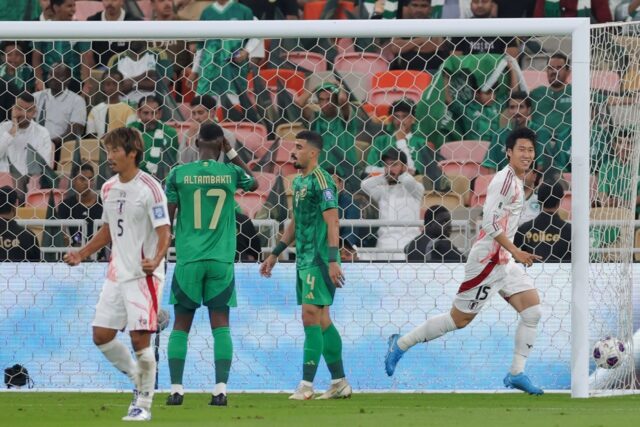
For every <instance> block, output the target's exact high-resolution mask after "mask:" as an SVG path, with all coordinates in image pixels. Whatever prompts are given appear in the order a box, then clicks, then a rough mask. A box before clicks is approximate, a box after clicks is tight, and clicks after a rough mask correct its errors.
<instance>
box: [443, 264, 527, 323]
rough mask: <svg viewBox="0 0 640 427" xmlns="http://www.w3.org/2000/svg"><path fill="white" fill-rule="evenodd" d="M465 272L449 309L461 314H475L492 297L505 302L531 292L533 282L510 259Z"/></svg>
mask: <svg viewBox="0 0 640 427" xmlns="http://www.w3.org/2000/svg"><path fill="white" fill-rule="evenodd" d="M469 267H470V268H469V269H467V268H465V281H464V282H462V285H460V289H458V294H457V295H456V298H455V300H454V301H453V305H454V307H455V308H457V309H458V310H460V311H462V312H463V313H479V312H480V310H482V307H483V306H484V304H485V303H486V302H487V301H489V299H490V298H491V297H492V296H493V295H494V294H495V293H496V292H498V293H500V295H501V296H502V297H503V298H504V299H506V300H509V297H511V296H512V295H515V294H518V293H520V292H524V291H528V290H531V289H535V287H534V286H533V280H531V277H529V276H528V275H527V273H526V272H525V271H524V268H523V267H522V266H521V265H519V264H516V262H515V261H514V260H513V259H512V260H510V261H509V262H508V263H507V264H484V265H482V264H477V265H471V264H470V265H469Z"/></svg>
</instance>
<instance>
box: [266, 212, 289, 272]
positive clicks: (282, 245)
mask: <svg viewBox="0 0 640 427" xmlns="http://www.w3.org/2000/svg"><path fill="white" fill-rule="evenodd" d="M295 231H296V219H295V217H292V218H291V222H290V223H289V225H287V228H285V229H284V233H282V237H281V238H280V241H279V242H278V244H277V245H276V247H275V248H274V249H273V251H272V252H271V254H269V256H268V257H267V258H265V260H264V261H263V262H262V264H260V275H261V276H263V277H271V270H273V266H274V265H276V262H278V256H280V254H281V253H282V251H284V250H285V249H287V248H288V247H289V245H290V244H291V242H293V239H294V237H295Z"/></svg>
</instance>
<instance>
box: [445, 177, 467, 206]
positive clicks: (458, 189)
mask: <svg viewBox="0 0 640 427" xmlns="http://www.w3.org/2000/svg"><path fill="white" fill-rule="evenodd" d="M447 178H448V179H449V182H450V183H451V191H452V192H453V193H455V194H457V195H459V196H460V198H461V199H462V200H463V201H464V203H465V205H466V204H468V203H469V201H468V200H467V198H468V196H469V194H468V193H469V184H470V180H469V178H467V177H466V176H464V175H447Z"/></svg>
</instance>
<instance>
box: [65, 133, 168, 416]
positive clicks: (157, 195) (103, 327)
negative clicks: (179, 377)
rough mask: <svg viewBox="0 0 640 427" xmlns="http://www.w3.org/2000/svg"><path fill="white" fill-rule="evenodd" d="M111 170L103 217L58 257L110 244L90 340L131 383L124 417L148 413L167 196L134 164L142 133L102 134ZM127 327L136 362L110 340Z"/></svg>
mask: <svg viewBox="0 0 640 427" xmlns="http://www.w3.org/2000/svg"><path fill="white" fill-rule="evenodd" d="M103 141H104V145H105V147H106V148H107V160H108V162H109V165H110V166H111V169H112V170H113V172H115V173H116V175H115V176H114V177H112V178H111V179H109V180H108V181H107V182H105V184H104V185H103V186H102V190H101V198H102V204H103V206H104V210H103V214H102V219H103V220H104V221H105V224H104V225H103V226H102V227H101V228H100V230H99V231H98V232H97V233H96V234H95V235H94V236H93V238H92V239H91V240H90V241H89V242H88V243H87V244H86V245H85V246H84V247H83V248H81V249H80V250H78V251H72V252H69V253H68V254H67V255H65V257H64V261H65V262H66V263H67V264H69V265H71V266H74V265H78V264H79V263H80V262H82V260H84V259H86V258H87V257H89V256H90V255H91V254H93V253H95V252H97V251H98V250H100V249H101V248H102V247H104V246H106V245H107V244H109V243H111V260H110V262H109V267H108V269H107V279H106V281H105V283H104V285H103V287H102V292H101V293H100V298H99V300H98V304H97V306H96V314H95V318H94V320H93V342H94V343H95V344H96V345H97V346H98V348H99V349H100V351H102V353H103V354H104V355H105V357H106V358H107V359H108V360H109V361H110V362H111V363H112V364H113V366H115V367H116V369H118V370H119V371H121V372H124V373H125V374H126V375H127V376H128V377H129V378H130V379H131V380H132V381H133V382H134V384H135V386H136V389H137V390H136V391H134V401H133V402H132V404H131V406H130V407H129V411H128V414H127V415H126V416H125V417H124V418H123V420H125V421H148V420H150V419H151V401H152V399H153V390H154V386H155V377H156V359H155V356H154V352H153V348H152V347H151V334H152V333H153V332H155V331H156V329H157V327H158V300H159V299H160V296H161V295H162V287H163V285H164V257H165V254H166V252H167V248H168V247H169V244H170V242H171V229H170V227H169V215H168V212H167V200H166V198H165V196H164V192H163V191H162V187H161V186H160V184H159V183H158V182H157V181H156V180H155V179H154V178H152V177H151V175H149V174H147V173H145V172H143V171H141V170H140V169H139V168H138V165H139V164H140V161H141V160H142V155H143V153H144V143H143V142H142V135H140V132H138V131H137V130H135V129H131V128H118V129H114V130H113V131H111V132H109V133H107V134H106V135H105V136H104V139H103ZM125 327H126V328H127V329H129V334H130V335H131V344H132V345H133V349H134V350H135V353H136V357H137V359H138V363H137V364H136V363H135V362H134V360H133V359H132V357H131V354H130V353H129V350H128V349H127V347H126V346H125V345H124V344H123V343H122V342H121V341H119V340H117V339H116V334H117V332H118V330H122V329H124V328H125Z"/></svg>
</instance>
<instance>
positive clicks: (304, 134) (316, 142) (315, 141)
mask: <svg viewBox="0 0 640 427" xmlns="http://www.w3.org/2000/svg"><path fill="white" fill-rule="evenodd" d="M296 139H304V140H305V141H307V144H311V145H313V146H314V147H315V148H317V149H318V150H322V145H323V144H322V136H321V135H320V134H319V133H318V132H314V131H312V130H303V131H300V132H298V134H297V135H296Z"/></svg>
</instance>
